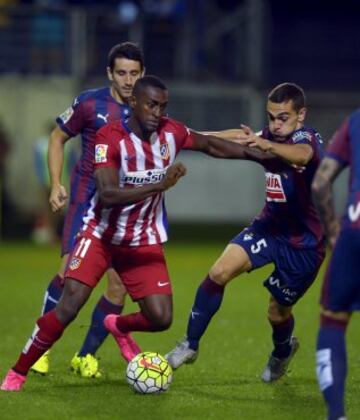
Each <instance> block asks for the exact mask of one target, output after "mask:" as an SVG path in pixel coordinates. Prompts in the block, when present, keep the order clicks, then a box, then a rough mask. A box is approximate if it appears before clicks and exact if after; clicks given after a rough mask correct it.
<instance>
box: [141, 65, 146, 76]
mask: <svg viewBox="0 0 360 420" xmlns="http://www.w3.org/2000/svg"><path fill="white" fill-rule="evenodd" d="M145 72H146V67H144V68H143V71H142V72H141V76H140V77H144V75H145Z"/></svg>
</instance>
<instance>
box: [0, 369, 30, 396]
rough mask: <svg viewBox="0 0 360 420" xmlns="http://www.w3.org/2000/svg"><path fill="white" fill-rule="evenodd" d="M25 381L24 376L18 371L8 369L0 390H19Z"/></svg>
mask: <svg viewBox="0 0 360 420" xmlns="http://www.w3.org/2000/svg"><path fill="white" fill-rule="evenodd" d="M25 381H26V376H24V375H20V373H16V372H15V371H14V370H13V369H10V370H9V372H8V373H7V374H6V376H5V379H4V380H3V383H2V384H1V388H0V389H1V390H2V391H20V390H21V388H22V386H23V385H24V382H25Z"/></svg>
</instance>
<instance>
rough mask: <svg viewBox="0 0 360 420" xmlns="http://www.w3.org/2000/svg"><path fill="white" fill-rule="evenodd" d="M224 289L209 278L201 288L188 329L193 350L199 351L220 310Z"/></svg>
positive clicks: (188, 337)
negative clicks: (203, 336) (210, 325)
mask: <svg viewBox="0 0 360 420" xmlns="http://www.w3.org/2000/svg"><path fill="white" fill-rule="evenodd" d="M224 289H225V288H224V286H220V285H219V284H217V283H215V282H213V281H212V280H211V279H210V277H209V276H207V277H206V278H205V280H204V281H203V282H202V283H201V285H200V286H199V288H198V291H197V293H196V297H195V302H194V305H193V307H192V310H191V314H190V317H189V322H188V327H187V339H188V341H189V346H190V348H191V349H193V350H197V349H198V347H199V341H200V338H201V337H202V335H203V334H204V332H205V330H206V328H207V326H208V325H209V322H210V320H211V318H212V317H213V316H214V314H215V313H216V312H217V311H218V309H219V308H220V305H221V302H222V299H223V296H224Z"/></svg>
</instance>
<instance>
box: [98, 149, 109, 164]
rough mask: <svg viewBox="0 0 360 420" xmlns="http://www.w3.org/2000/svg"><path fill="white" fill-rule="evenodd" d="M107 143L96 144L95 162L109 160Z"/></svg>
mask: <svg viewBox="0 0 360 420" xmlns="http://www.w3.org/2000/svg"><path fill="white" fill-rule="evenodd" d="M107 148H108V145H107V144H97V145H96V146H95V163H104V162H106V161H107V158H106V153H107Z"/></svg>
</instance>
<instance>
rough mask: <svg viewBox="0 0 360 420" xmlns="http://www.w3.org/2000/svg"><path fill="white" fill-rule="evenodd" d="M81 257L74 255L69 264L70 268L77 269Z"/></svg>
mask: <svg viewBox="0 0 360 420" xmlns="http://www.w3.org/2000/svg"><path fill="white" fill-rule="evenodd" d="M80 264H81V259H80V258H76V257H74V258H73V259H72V260H71V261H70V264H69V268H70V270H77V269H78V268H79V267H80Z"/></svg>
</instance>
